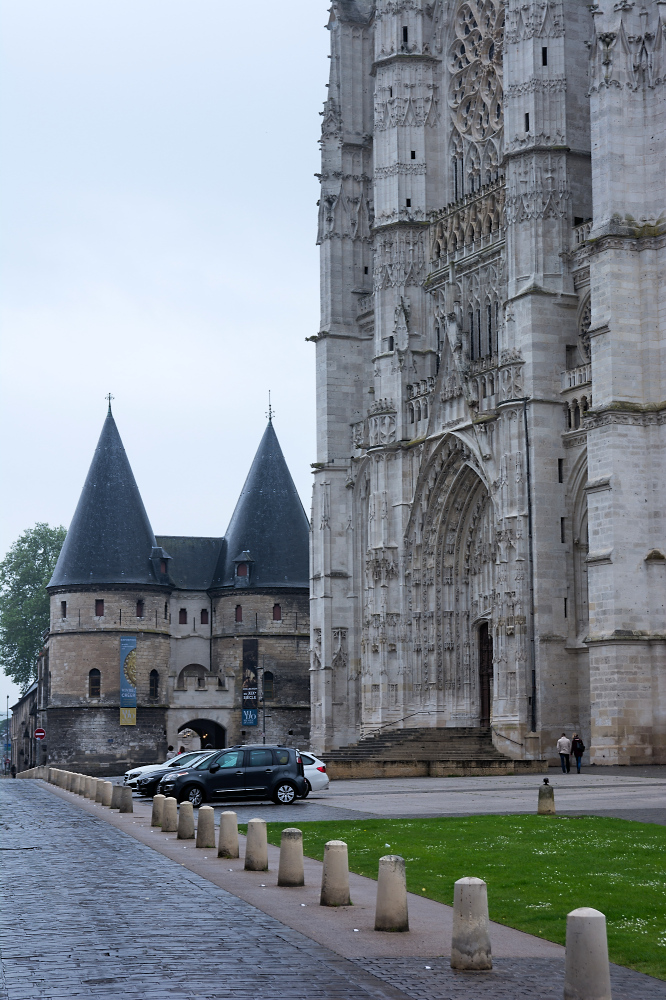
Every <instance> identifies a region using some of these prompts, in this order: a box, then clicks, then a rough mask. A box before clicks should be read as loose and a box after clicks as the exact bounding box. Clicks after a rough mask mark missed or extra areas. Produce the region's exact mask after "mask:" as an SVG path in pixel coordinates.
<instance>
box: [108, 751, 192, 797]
mask: <svg viewBox="0 0 666 1000" xmlns="http://www.w3.org/2000/svg"><path fill="white" fill-rule="evenodd" d="M208 752H210V751H206V750H192V751H190V752H188V753H179V754H178V755H177V756H176V757H171V758H170V759H169V760H165V761H164V762H163V763H162V764H144V765H143V766H142V767H131V768H130V769H129V771H125V778H124V782H123V783H124V784H125V785H129V786H130V788H133V789H135V790H136V783H137V781H138V780H139V778H142V777H143V776H144V774H148V773H149V772H150V771H161V770H163V769H164V768H165V767H176V766H178V767H180V766H182V765H183V764H190V763H193V762H194V759H195V757H202V756H203V755H204V753H208Z"/></svg>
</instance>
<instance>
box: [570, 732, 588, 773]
mask: <svg viewBox="0 0 666 1000" xmlns="http://www.w3.org/2000/svg"><path fill="white" fill-rule="evenodd" d="M571 752H572V754H573V755H574V757H575V758H576V773H577V774H580V761H581V757H582V756H583V754H584V753H585V744H584V743H583V741H582V740H581V738H580V736H579V735H578V733H574V734H573V736H572V737H571Z"/></svg>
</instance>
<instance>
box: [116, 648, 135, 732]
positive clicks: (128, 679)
mask: <svg viewBox="0 0 666 1000" xmlns="http://www.w3.org/2000/svg"><path fill="white" fill-rule="evenodd" d="M120 725H121V726H136V636H135V635H122V636H121V637H120Z"/></svg>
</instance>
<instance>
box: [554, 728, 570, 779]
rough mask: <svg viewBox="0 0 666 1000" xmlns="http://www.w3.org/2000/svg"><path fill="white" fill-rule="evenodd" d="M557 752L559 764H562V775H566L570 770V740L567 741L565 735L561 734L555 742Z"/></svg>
mask: <svg viewBox="0 0 666 1000" xmlns="http://www.w3.org/2000/svg"><path fill="white" fill-rule="evenodd" d="M557 752H558V753H559V755H560V763H561V764H562V773H563V774H568V773H569V771H570V770H571V763H570V754H571V740H568V739H567V736H566V733H562V735H561V736H560V738H559V740H558V741H557Z"/></svg>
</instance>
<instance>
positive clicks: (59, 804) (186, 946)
mask: <svg viewBox="0 0 666 1000" xmlns="http://www.w3.org/2000/svg"><path fill="white" fill-rule="evenodd" d="M334 787H335V786H334ZM135 804H136V806H137V811H136V813H134V814H133V815H124V816H120V815H118V814H116V813H111V812H110V810H108V809H103V808H102V807H101V806H96V805H95V804H93V803H89V802H85V800H81V799H79V798H78V797H76V796H72V795H71V794H70V793H67V792H64V791H62V790H60V789H55V788H53V787H51V786H47V785H45V784H44V783H42V782H40V781H11V780H5V781H2V782H0V805H1V807H2V843H1V845H0V846H1V847H2V850H1V851H0V857H1V858H2V876H3V889H4V892H3V896H4V900H3V905H2V911H1V917H0V920H1V931H2V959H3V981H2V986H1V987H0V997H1V998H2V1000H33V998H35V1000H36V998H40V1000H41V998H54V1000H55V998H60V997H100V998H105V1000H111V998H119V997H128V998H133V997H135V998H137V1000H139V998H155V1000H162V998H164V1000H173V998H178V1000H181V998H182V1000H185V998H187V1000H194V998H201V1000H205V998H211V1000H212V998H222V997H225V998H226V997H229V998H239V1000H246V998H247V1000H278V998H289V1000H301V998H303V1000H306V998H308V1000H311V998H312V1000H318V998H332V1000H333V998H345V1000H357V998H359V1000H360V998H364V1000H365V998H374V1000H384V998H392V1000H401V998H403V1000H406V998H412V1000H417V998H418V1000H423V998H426V997H427V998H428V1000H447V998H451V1000H454V998H455V1000H463V998H464V1000H476V998H486V997H487V998H489V1000H490V998H493V1000H509V998H510V1000H515V998H516V997H526V998H535V1000H536V998H538V1000H561V997H562V983H563V972H564V959H563V951H562V949H559V948H558V947H557V946H555V945H552V944H550V943H549V942H543V941H540V940H538V939H535V938H531V937H530V936H529V935H524V934H520V933H519V932H515V931H511V930H509V929H508V928H501V929H500V931H501V934H500V937H499V938H497V939H495V940H494V945H493V947H494V951H495V960H494V968H493V970H492V972H490V973H478V974H466V973H455V972H453V971H452V970H451V969H450V967H449V964H448V960H447V959H446V957H445V956H446V950H445V942H444V936H443V937H442V947H441V950H435V952H434V953H433V954H432V955H423V954H421V953H420V952H419V948H418V940H417V939H418V936H419V928H420V927H423V933H424V934H425V933H426V929H425V925H426V923H427V920H423V921H422V918H421V916H418V915H417V916H418V919H416V920H415V921H414V929H413V930H412V931H410V934H409V935H382V934H376V933H375V932H373V931H372V930H371V928H369V925H368V921H369V919H370V916H371V914H370V907H369V906H368V905H367V904H368V899H367V898H366V896H364V895H363V892H364V891H365V890H364V889H363V885H362V884H361V883H369V884H370V885H371V884H372V883H371V882H370V880H367V879H366V880H360V881H359V882H354V883H353V885H352V896H353V898H354V897H356V898H357V899H358V904H359V905H357V907H351V908H341V911H337V910H328V909H327V908H326V909H324V908H322V907H317V906H316V885H315V884H314V881H313V880H315V879H316V872H315V870H314V869H312V870H311V871H310V869H308V871H309V875H308V874H307V873H306V881H308V879H309V881H311V882H313V884H312V885H310V886H308V887H306V890H304V892H305V893H306V894H305V895H303V896H300V897H298V899H301V900H303V899H307V901H308V902H307V903H306V904H305V905H304V907H303V910H301V909H300V908H301V903H297V897H296V896H295V895H291V896H290V894H291V893H300V892H301V890H280V889H277V888H276V887H275V871H274V866H275V855H272V856H271V858H269V867H270V869H271V870H270V871H269V872H266V873H251V872H247V873H244V872H242V870H241V865H240V863H235V864H234V863H231V862H229V863H227V862H225V861H222V860H221V859H217V858H216V857H215V856H214V853H215V852H214V851H210V852H209V851H205V850H204V851H201V850H196V849H195V848H194V845H193V844H192V842H190V844H189V845H184V844H182V842H180V843H178V842H177V841H176V838H175V835H171V836H169V837H167V836H165V835H164V834H162V833H161V832H155V831H151V830H150V827H149V825H148V823H147V818H148V809H149V806H148V804H147V803H143V804H142V803H140V802H138V801H136V800H135ZM303 805H307V803H303ZM266 808H268V807H266ZM315 808H319V807H317V806H315ZM329 808H331V809H335V807H329ZM252 809H253V810H254V811H255V812H256V811H257V809H256V807H252ZM281 816H284V813H281ZM305 818H306V817H305V816H304V815H303V819H305ZM307 818H310V817H309V816H308V817H307ZM313 818H314V817H313ZM153 838H154V841H155V847H157V848H158V849H151V848H152V844H151V843H150V841H151V839H153ZM144 841H145V842H144ZM158 842H159V843H158ZM241 853H242V852H241ZM181 859H182V860H181ZM185 859H187V861H186V860H185ZM310 864H312V865H316V862H311V863H310ZM230 869H231V870H230ZM244 878H247V879H248V882H247V886H248V889H247V891H244V895H246V896H251V897H252V898H254V899H255V901H256V902H255V904H253V903H251V902H248V901H247V899H242V898H240V895H239V894H236V892H238V893H240V891H241V890H240V889H239V888H238V887H239V886H240V885H241V883H242V880H243V879H244ZM353 878H355V879H359V877H358V876H354V877H353ZM225 879H226V883H225ZM262 880H263V882H262ZM225 884H226V885H227V886H228V888H224V887H223V886H224V885H225ZM252 894H254V895H252ZM262 894H264V895H262ZM279 894H283V895H282V896H280V895H279ZM269 899H270V900H272V902H269ZM280 899H283V900H284V902H283V903H282V904H280ZM419 903H423V904H424V905H430V906H432V907H435V908H436V909H437V913H435V910H433V913H434V914H435V920H437V919H440V917H439V914H440V913H441V914H444V911H447V910H448V908H447V907H443V906H441V904H435V903H433V902H432V901H426V900H419ZM309 904H313V905H312V906H311V908H310V911H309V914H308V916H307V917H306V914H307V912H308V905H309ZM297 906H298V909H299V912H300V916H301V927H302V928H303V929H302V930H299V929H296V928H295V927H294V926H291V925H293V924H295V923H296V922H297V921H296V919H295V917H294V913H295V908H296V907H297ZM271 908H272V909H273V913H269V912H266V910H269V909H271ZM423 912H424V913H425V911H423ZM315 914H316V918H317V919H316V920H315V919H314V917H315ZM442 919H444V918H443V917H442ZM327 920H328V921H330V923H329V927H330V931H329V932H328V934H329V937H330V940H329V941H328V942H326V933H325V931H326V928H325V921H327ZM336 921H337V923H336ZM309 922H311V924H312V930H311V929H310V927H309ZM350 923H356V924H357V925H362V926H361V928H360V930H359V937H361V938H363V939H364V946H363V947H358V948H357V949H356V951H355V952H354V950H353V949H352V948H351V945H348V944H347V943H346V942H353V941H355V940H357V939H356V938H354V937H352V936H351V935H353V934H354V928H353V927H351V929H350V927H348V926H347V925H348V924H349V925H350ZM315 924H316V928H315ZM494 926H495V927H497V925H494ZM500 931H498V932H497V933H500ZM347 932H349V933H347ZM493 933H495V931H493ZM512 935H515V937H512ZM379 939H384V940H385V939H391V942H396V943H397V942H398V941H400V946H399V947H393V948H390V947H389V948H388V949H387V948H386V947H385V946H383V945H382V944H381V942H380V941H379ZM408 939H412V944H410V943H409V940H408ZM374 940H377V942H378V943H377V944H376V945H374V947H373V944H372V942H373V941H374ZM495 941H496V942H497V943H498V944H499V947H496V943H495ZM403 942H404V944H403ZM366 945H367V947H366ZM540 949H541V950H540ZM410 952H411V953H410ZM414 952H418V953H414ZM512 953H513V957H512ZM521 956H522V957H521ZM612 979H613V997H614V1000H656V998H660V1000H666V983H662V982H659V981H656V980H653V979H651V978H649V977H647V976H642V975H640V974H639V973H635V972H632V971H629V970H626V969H621V968H618V967H615V966H614V967H613V968H612Z"/></svg>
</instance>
